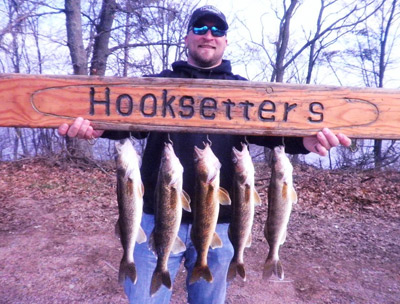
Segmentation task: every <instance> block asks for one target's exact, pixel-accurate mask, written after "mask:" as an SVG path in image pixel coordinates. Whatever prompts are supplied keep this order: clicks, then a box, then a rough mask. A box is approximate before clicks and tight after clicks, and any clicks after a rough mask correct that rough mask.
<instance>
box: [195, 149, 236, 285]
mask: <svg viewBox="0 0 400 304" xmlns="http://www.w3.org/2000/svg"><path fill="white" fill-rule="evenodd" d="M204 145H205V147H204V149H203V150H202V149H199V148H198V147H196V146H195V147H194V161H195V172H196V181H195V196H194V204H193V226H192V231H191V235H190V236H191V240H192V242H193V245H194V247H195V248H196V251H197V260H196V263H195V266H194V269H193V272H192V275H191V277H190V280H189V284H193V283H194V282H196V281H197V280H199V279H200V278H204V279H205V280H206V281H207V282H212V281H213V276H212V274H211V271H210V268H209V267H208V265H207V255H208V249H209V247H211V248H213V249H214V248H220V247H222V241H221V239H220V238H219V236H218V234H217V233H216V232H215V228H216V226H217V220H218V214H219V204H222V205H229V204H230V203H231V200H230V198H229V194H228V192H227V191H226V190H225V189H223V188H221V187H220V186H219V178H220V168H221V163H220V162H219V160H218V158H217V157H216V156H215V155H214V153H213V152H212V150H211V148H210V145H209V144H208V143H207V144H204Z"/></svg>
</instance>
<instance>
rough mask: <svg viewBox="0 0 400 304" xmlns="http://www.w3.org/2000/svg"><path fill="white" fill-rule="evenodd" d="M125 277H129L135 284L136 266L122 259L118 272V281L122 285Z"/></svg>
mask: <svg viewBox="0 0 400 304" xmlns="http://www.w3.org/2000/svg"><path fill="white" fill-rule="evenodd" d="M126 277H129V278H130V279H131V281H132V283H133V284H136V281H137V275H136V266H135V263H133V262H126V261H125V260H124V259H122V260H121V263H120V265H119V272H118V282H119V283H120V284H121V285H124V282H125V279H126Z"/></svg>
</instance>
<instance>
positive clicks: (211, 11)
mask: <svg viewBox="0 0 400 304" xmlns="http://www.w3.org/2000/svg"><path fill="white" fill-rule="evenodd" d="M205 16H213V17H216V18H217V19H218V20H219V21H220V22H221V25H222V27H223V28H221V30H225V31H226V30H227V29H228V23H227V22H226V18H225V15H224V14H223V13H222V12H221V11H220V10H219V9H217V8H216V7H214V6H212V5H205V6H202V7H200V8H198V9H196V10H195V11H194V12H193V14H192V16H191V17H190V20H189V25H188V30H190V29H191V28H192V27H193V25H195V24H196V22H197V21H199V20H200V19H201V18H203V17H205Z"/></svg>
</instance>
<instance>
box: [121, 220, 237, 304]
mask: <svg viewBox="0 0 400 304" xmlns="http://www.w3.org/2000/svg"><path fill="white" fill-rule="evenodd" d="M228 226H229V224H218V225H217V228H216V232H217V233H218V235H219V236H220V238H221V240H222V243H223V247H222V248H216V249H211V248H210V249H209V252H208V257H207V259H208V265H209V267H210V270H211V273H212V275H213V278H214V280H213V282H212V283H208V282H206V281H205V280H203V279H200V280H199V281H197V282H195V283H193V284H191V285H189V278H190V276H191V274H192V271H193V268H194V264H195V262H196V257H197V253H196V249H195V248H194V246H193V243H192V241H191V239H190V230H191V228H192V225H191V224H182V225H181V227H180V229H179V232H178V235H179V237H180V238H181V239H182V241H183V242H184V243H185V245H186V251H184V252H181V253H179V254H172V253H171V255H170V258H169V261H168V269H169V272H170V275H171V280H172V281H174V279H175V276H176V274H177V272H178V270H179V266H180V264H181V262H182V260H183V258H185V264H184V266H185V267H186V269H187V278H186V287H187V291H188V302H189V303H190V304H223V303H224V302H225V296H226V288H227V282H226V275H227V272H228V267H229V263H230V261H231V259H232V256H233V247H232V244H231V243H230V241H229V238H228ZM153 227H154V216H153V215H149V214H145V213H143V218H142V228H143V230H144V231H145V233H146V235H147V239H148V238H149V236H150V233H151V231H152V230H153ZM134 259H135V264H136V271H137V276H138V279H137V282H136V284H135V285H133V284H132V281H131V280H130V279H129V278H127V279H126V280H125V284H124V288H125V293H126V295H127V296H128V299H129V303H136V304H167V303H169V301H170V299H171V295H172V292H171V291H170V290H169V289H168V288H166V287H165V286H164V285H162V286H161V288H160V289H159V290H158V291H157V293H156V294H155V295H154V296H153V297H150V284H151V277H152V276H153V271H154V269H155V267H156V264H157V257H156V256H155V255H154V254H153V253H152V252H151V251H150V249H149V246H148V242H145V243H142V244H137V243H136V246H135V252H134Z"/></svg>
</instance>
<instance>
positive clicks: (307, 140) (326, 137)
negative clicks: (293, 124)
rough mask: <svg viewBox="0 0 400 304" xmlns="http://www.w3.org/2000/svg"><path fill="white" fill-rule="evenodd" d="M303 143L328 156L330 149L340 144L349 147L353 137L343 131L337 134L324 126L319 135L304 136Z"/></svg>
mask: <svg viewBox="0 0 400 304" xmlns="http://www.w3.org/2000/svg"><path fill="white" fill-rule="evenodd" d="M303 145H304V147H305V148H306V149H307V150H308V151H310V152H314V153H317V154H319V155H321V156H326V155H327V154H328V150H329V149H331V148H333V147H337V146H338V145H343V146H345V147H349V146H350V145H351V139H350V138H348V137H347V136H346V135H344V134H342V133H339V134H337V135H335V134H333V132H332V131H331V130H329V129H328V128H324V129H322V131H319V132H318V133H317V135H314V136H307V137H304V138H303Z"/></svg>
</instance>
